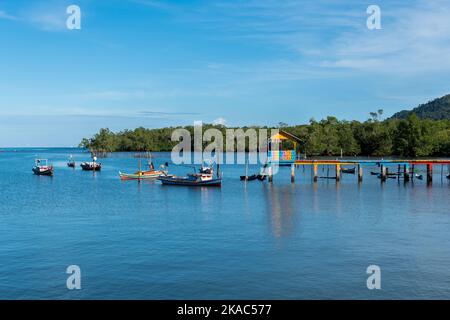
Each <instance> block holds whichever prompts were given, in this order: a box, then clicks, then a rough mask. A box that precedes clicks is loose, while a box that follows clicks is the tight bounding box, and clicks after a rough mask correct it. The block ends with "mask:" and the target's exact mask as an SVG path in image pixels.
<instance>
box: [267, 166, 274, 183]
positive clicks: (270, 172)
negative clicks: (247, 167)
mask: <svg viewBox="0 0 450 320" xmlns="http://www.w3.org/2000/svg"><path fill="white" fill-rule="evenodd" d="M268 176H269V182H272V181H273V172H272V165H271V166H270V167H269V174H268Z"/></svg>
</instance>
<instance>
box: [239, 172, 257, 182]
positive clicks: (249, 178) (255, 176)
mask: <svg viewBox="0 0 450 320" xmlns="http://www.w3.org/2000/svg"><path fill="white" fill-rule="evenodd" d="M257 178H258V176H257V175H256V174H252V175H251V176H240V179H241V181H253V180H256V179H257Z"/></svg>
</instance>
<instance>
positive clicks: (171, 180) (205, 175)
mask: <svg viewBox="0 0 450 320" xmlns="http://www.w3.org/2000/svg"><path fill="white" fill-rule="evenodd" d="M156 179H158V180H159V181H161V183H162V184H163V185H172V186H190V187H220V186H221V185H222V177H221V176H220V175H219V165H217V177H216V178H214V170H213V168H212V166H210V167H203V166H202V167H201V168H200V170H199V173H188V174H187V176H185V177H177V176H175V175H162V176H159V177H157V178H156Z"/></svg>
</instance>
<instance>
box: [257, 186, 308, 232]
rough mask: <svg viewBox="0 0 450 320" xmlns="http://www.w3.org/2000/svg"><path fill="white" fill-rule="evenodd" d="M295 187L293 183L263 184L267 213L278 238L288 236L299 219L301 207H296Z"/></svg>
mask: <svg viewBox="0 0 450 320" xmlns="http://www.w3.org/2000/svg"><path fill="white" fill-rule="evenodd" d="M293 188H294V186H292V185H287V186H286V185H284V186H276V185H273V184H263V194H264V198H265V201H264V203H265V205H266V214H267V216H268V218H269V219H270V225H271V227H272V233H273V234H274V235H275V237H277V238H280V237H284V236H288V235H290V234H291V233H292V232H293V229H294V226H295V222H296V220H297V219H298V217H296V215H299V214H300V210H299V209H300V207H297V208H295V203H294V199H293V197H292V194H293ZM294 208H295V209H297V210H295V209H294Z"/></svg>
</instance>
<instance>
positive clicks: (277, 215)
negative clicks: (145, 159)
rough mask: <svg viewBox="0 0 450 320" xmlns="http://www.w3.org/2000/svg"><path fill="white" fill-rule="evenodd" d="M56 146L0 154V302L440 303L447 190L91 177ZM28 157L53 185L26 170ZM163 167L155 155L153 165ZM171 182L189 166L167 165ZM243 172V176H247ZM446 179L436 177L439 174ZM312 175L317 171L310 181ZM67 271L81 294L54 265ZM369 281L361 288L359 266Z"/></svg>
mask: <svg viewBox="0 0 450 320" xmlns="http://www.w3.org/2000/svg"><path fill="white" fill-rule="evenodd" d="M69 154H74V156H75V160H76V161H78V162H80V161H86V160H89V155H88V154H86V153H83V152H81V151H80V150H70V149H39V150H38V149H25V150H24V149H22V150H16V151H14V150H12V149H9V150H4V151H3V152H0V190H1V195H0V298H1V299H19V298H63V299H81V298H88V299H102V298H109V299H118V298H138V299H197V298H198V299H203V298H205V299H235V298H236V299H245V298H248V299H304V298H314V299H316V298H326V299H342V298H356V299H383V298H420V299H423V298H424V299H431V298H438V299H443V298H445V299H450V210H449V206H450V197H449V195H450V184H449V182H448V180H447V179H446V178H445V176H444V177H443V179H441V175H440V167H436V169H435V176H434V182H433V186H432V187H427V186H426V184H425V182H423V181H418V180H415V181H414V183H411V182H410V183H408V184H406V185H405V184H404V183H403V182H402V181H397V180H391V179H389V181H387V182H386V183H385V184H384V185H381V183H380V181H379V180H378V179H377V178H376V177H374V176H371V175H370V174H367V173H368V171H370V168H367V169H365V170H366V175H365V176H364V181H363V183H362V184H361V185H358V183H357V181H356V180H357V179H356V176H354V175H344V176H343V178H342V181H341V182H340V183H339V184H336V182H335V181H333V180H319V182H318V183H316V184H314V183H312V182H311V175H310V172H309V169H308V168H306V169H305V171H303V169H302V168H299V169H297V170H296V181H295V184H291V182H290V168H281V170H280V173H279V174H277V175H276V176H275V177H274V182H273V184H271V185H270V184H269V183H268V182H260V181H253V182H248V183H242V182H241V181H239V175H241V174H243V172H244V166H242V165H240V166H231V165H224V166H222V170H223V175H224V180H223V186H222V188H189V187H170V186H169V187H168V186H161V185H160V183H159V182H142V183H137V182H136V181H124V182H122V181H120V180H119V177H118V171H119V170H121V171H126V172H133V171H135V170H136V167H137V159H134V158H132V157H131V155H125V154H122V155H115V156H113V157H109V158H105V159H101V162H102V163H103V169H102V171H101V172H99V173H96V174H93V173H92V172H83V171H81V170H80V168H79V166H78V167H77V168H76V169H75V170H72V169H70V168H68V167H67V166H66V161H67V157H68V155H69ZM36 155H38V156H40V157H44V158H48V159H49V160H50V161H51V162H53V164H54V165H55V167H56V169H55V176H54V177H44V176H41V177H39V176H35V175H33V174H32V172H31V168H32V166H33V162H34V158H35V157H36ZM165 161H170V155H169V154H164V153H161V154H158V153H156V154H155V159H154V162H155V163H156V164H160V163H164V162H165ZM170 167H171V171H172V172H175V173H177V174H183V173H186V172H188V171H190V170H191V169H189V168H186V167H177V166H170ZM257 170H258V167H257V166H253V167H251V168H250V171H255V172H256V171H257ZM444 173H447V168H444ZM321 174H322V173H321ZM72 264H76V265H78V266H80V268H81V274H82V280H81V283H82V284H81V285H82V289H81V290H73V291H70V290H68V289H67V288H66V279H67V277H68V275H67V274H66V268H67V266H69V265H72ZM371 264H376V265H378V266H380V268H381V272H382V280H381V283H382V284H381V285H382V289H381V290H368V289H367V286H366V279H367V277H368V275H367V274H366V268H367V267H368V266H369V265H371Z"/></svg>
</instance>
